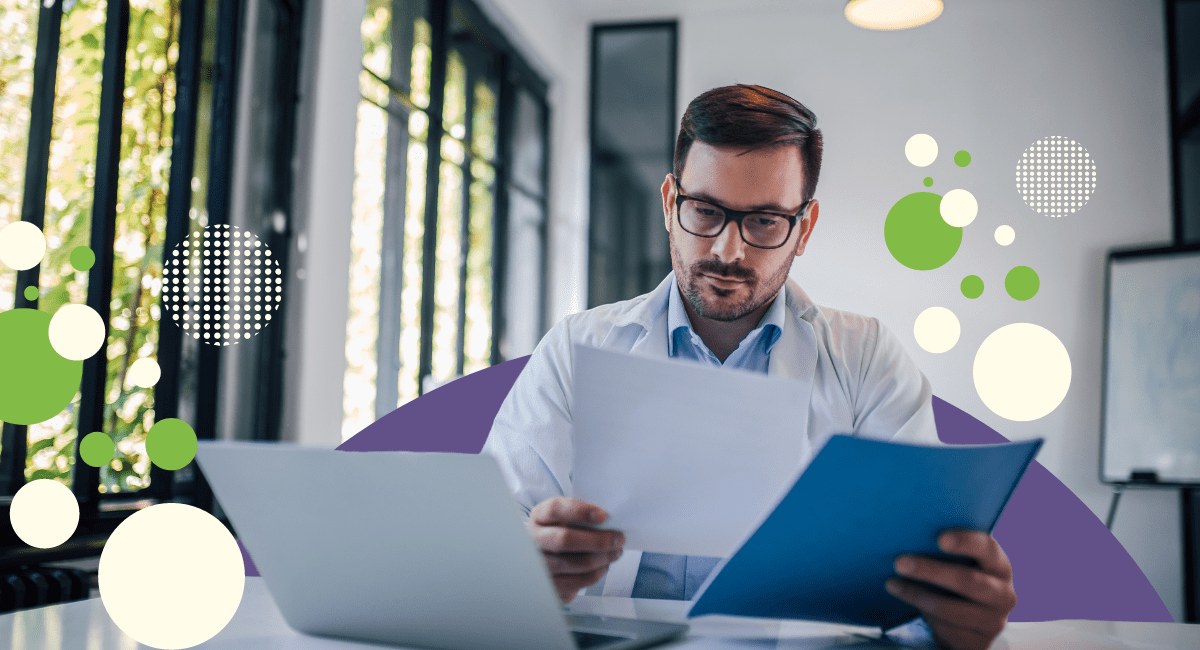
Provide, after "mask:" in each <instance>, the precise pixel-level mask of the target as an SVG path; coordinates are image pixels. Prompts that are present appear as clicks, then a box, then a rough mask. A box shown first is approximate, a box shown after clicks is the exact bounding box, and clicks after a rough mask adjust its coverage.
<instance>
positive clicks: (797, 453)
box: [571, 345, 808, 556]
mask: <svg viewBox="0 0 1200 650" xmlns="http://www.w3.org/2000/svg"><path fill="white" fill-rule="evenodd" d="M574 353H575V369H574V382H575V389H574V403H573V405H572V409H571V417H572V420H573V421H574V443H575V469H574V474H573V475H572V483H573V484H574V496H575V497H576V498H579V499H583V500H585V501H590V502H592V503H595V504H597V505H599V506H600V507H602V508H604V509H605V510H606V511H608V513H609V517H610V518H609V520H608V521H607V522H605V524H604V526H603V527H604V528H615V529H618V530H621V531H623V532H624V533H625V548H628V549H637V550H642V551H649V552H653V553H674V554H679V555H709V556H724V555H726V554H728V553H730V552H732V551H733V550H734V548H736V546H737V544H738V543H740V542H741V541H742V540H743V539H744V538H745V537H746V535H748V534H749V533H750V532H752V531H753V529H754V527H755V525H756V524H757V523H758V522H759V521H760V520H761V519H762V516H763V515H764V514H765V513H766V512H767V511H768V510H769V509H770V508H771V507H772V506H773V505H774V504H775V501H776V500H777V499H778V498H779V497H780V496H781V495H782V493H783V491H784V490H785V489H787V487H788V486H790V485H791V482H792V480H793V479H795V477H796V475H797V474H798V472H799V470H800V468H801V466H802V464H803V463H804V462H807V460H808V459H807V458H802V455H803V454H804V450H805V449H807V445H805V444H804V441H803V440H802V439H801V433H800V431H801V428H800V423H802V422H803V421H804V419H805V418H807V417H808V404H807V403H801V400H800V399H799V392H800V384H799V383H798V382H794V381H791V380H786V379H778V378H773V377H768V376H766V375H763V374H760V373H752V372H746V371H738V370H726V369H718V368H713V367H709V366H705V365H702V364H699V363H695V362H688V361H677V360H673V359H652V358H647V357H640V356H632V355H627V354H622V353H617V352H610V351H607V350H597V349H594V348H589V347H585V346H580V345H576V346H575V349H574Z"/></svg>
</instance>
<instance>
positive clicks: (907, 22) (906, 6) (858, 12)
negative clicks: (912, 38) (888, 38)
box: [846, 0, 943, 30]
mask: <svg viewBox="0 0 1200 650" xmlns="http://www.w3.org/2000/svg"><path fill="white" fill-rule="evenodd" d="M942 8H943V5H942V0H850V1H849V2H847V3H846V20H849V21H850V22H851V23H853V24H855V25H857V26H859V27H862V28H864V29H875V30H896V29H909V28H912V27H919V26H921V25H924V24H925V23H928V22H932V21H933V20H934V19H935V18H937V17H938V16H940V15H942Z"/></svg>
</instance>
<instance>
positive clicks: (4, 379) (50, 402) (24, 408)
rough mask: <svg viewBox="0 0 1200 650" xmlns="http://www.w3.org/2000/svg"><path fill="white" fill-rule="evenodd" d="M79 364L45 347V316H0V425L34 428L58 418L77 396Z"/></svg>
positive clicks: (24, 312)
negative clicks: (8, 424) (0, 421)
mask: <svg viewBox="0 0 1200 650" xmlns="http://www.w3.org/2000/svg"><path fill="white" fill-rule="evenodd" d="M82 377H83V362H82V361H72V360H70V359H64V358H63V357H62V355H60V354H59V353H58V352H55V351H54V347H53V346H51V345H50V314H47V313H46V312H44V311H39V310H37V309H10V310H8V311H5V312H0V420H3V421H5V422H12V423H13V424H37V423H38V422H45V421H46V420H49V419H50V418H52V417H54V416H55V415H58V414H59V412H61V411H62V410H63V409H64V408H66V406H67V405H68V404H70V403H71V400H72V399H73V398H74V397H75V393H77V392H78V391H79V380H80V378H82Z"/></svg>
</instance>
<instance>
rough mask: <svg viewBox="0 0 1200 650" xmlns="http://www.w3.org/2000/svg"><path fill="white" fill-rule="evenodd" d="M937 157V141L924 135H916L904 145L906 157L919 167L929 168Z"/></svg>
mask: <svg viewBox="0 0 1200 650" xmlns="http://www.w3.org/2000/svg"><path fill="white" fill-rule="evenodd" d="M937 155H938V146H937V141H936V140H934V139H933V137H932V136H929V135H926V134H924V133H918V134H916V135H914V136H913V137H911V138H909V139H908V142H906V143H905V144H904V157H905V158H908V162H910V163H912V164H914V165H916V166H917V167H928V166H929V165H930V164H931V163H932V162H933V161H934V160H936V159H937Z"/></svg>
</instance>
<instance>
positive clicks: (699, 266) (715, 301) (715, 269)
mask: <svg viewBox="0 0 1200 650" xmlns="http://www.w3.org/2000/svg"><path fill="white" fill-rule="evenodd" d="M667 236H668V239H670V241H671V265H672V267H673V268H674V269H675V279H676V280H677V281H678V283H679V289H680V291H681V292H682V294H683V297H684V298H686V299H687V301H688V302H689V303H691V305H692V309H695V310H696V313H698V314H700V315H701V316H703V317H705V318H708V319H711V320H715V321H722V322H732V321H736V320H738V319H740V318H744V317H746V316H747V315H749V314H751V313H753V312H754V311H755V310H756V309H758V308H759V307H762V306H763V305H765V304H767V303H768V302H770V301H771V299H772V298H774V297H775V296H776V295H778V293H779V288H780V287H782V286H783V283H784V282H786V281H787V277H788V271H790V270H791V268H792V259H793V258H792V256H790V255H789V256H788V257H786V258H784V261H783V263H782V264H780V265H779V267H778V268H775V269H772V270H771V272H770V273H769V274H768V275H767V277H766V278H765V279H763V278H760V277H759V275H758V273H756V272H755V271H754V270H753V269H750V268H746V267H744V266H739V265H736V264H725V263H724V262H721V261H718V260H715V259H711V258H710V259H705V260H700V261H698V262H694V263H693V264H691V265H690V266H685V265H684V263H683V260H682V259H680V257H679V250H678V248H677V247H676V246H675V233H674V232H673V231H672V230H668V231H667ZM702 275H716V276H721V277H725V278H734V279H737V280H742V281H743V282H744V283H745V284H744V287H745V289H747V290H748V294H747V295H745V296H744V297H742V298H735V297H734V296H735V294H736V293H737V292H738V291H741V290H742V288H741V287H738V288H734V289H724V288H721V287H718V286H715V285H712V284H706V283H705V280H704V278H703V277H702ZM706 290H707V291H709V292H711V293H712V294H715V297H710V296H708V295H705V292H706Z"/></svg>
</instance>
